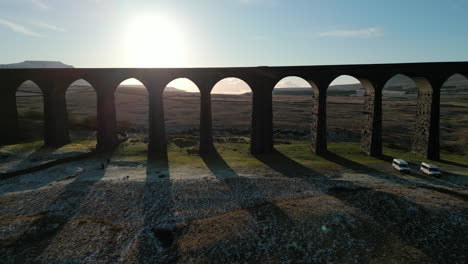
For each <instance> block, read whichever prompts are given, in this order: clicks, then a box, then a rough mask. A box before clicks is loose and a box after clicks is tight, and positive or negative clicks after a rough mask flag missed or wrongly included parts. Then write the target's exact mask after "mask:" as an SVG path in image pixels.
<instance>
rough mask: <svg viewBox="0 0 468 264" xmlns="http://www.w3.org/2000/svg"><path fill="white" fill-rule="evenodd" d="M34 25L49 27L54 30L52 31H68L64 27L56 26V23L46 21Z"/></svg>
mask: <svg viewBox="0 0 468 264" xmlns="http://www.w3.org/2000/svg"><path fill="white" fill-rule="evenodd" d="M34 25H35V26H38V27H41V28H45V29H48V30H52V31H58V32H65V31H66V30H65V29H64V28H61V27H59V26H55V25H52V24H48V23H45V22H35V23H34Z"/></svg>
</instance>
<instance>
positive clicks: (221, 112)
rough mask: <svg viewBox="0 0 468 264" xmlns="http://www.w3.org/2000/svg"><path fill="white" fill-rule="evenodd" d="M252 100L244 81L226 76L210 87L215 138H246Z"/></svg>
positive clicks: (249, 87)
mask: <svg viewBox="0 0 468 264" xmlns="http://www.w3.org/2000/svg"><path fill="white" fill-rule="evenodd" d="M252 100H253V93H252V88H251V86H250V85H249V84H248V83H247V82H246V81H244V80H242V79H240V78H237V77H226V78H223V79H221V80H219V81H218V82H216V84H215V85H214V86H213V88H212V89H211V105H212V113H213V118H212V120H213V126H212V127H213V136H214V138H215V139H216V138H218V139H220V138H222V137H227V136H237V137H245V138H246V139H247V138H248V136H249V135H250V133H251V125H252V123H251V122H252V117H251V116H252V107H253V105H252ZM228 122H229V123H228Z"/></svg>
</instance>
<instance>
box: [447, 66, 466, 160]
mask: <svg viewBox="0 0 468 264" xmlns="http://www.w3.org/2000/svg"><path fill="white" fill-rule="evenodd" d="M466 102H468V78H467V77H466V76H463V75H461V74H454V75H452V76H451V77H450V78H448V79H447V80H446V81H445V82H444V84H443V85H442V87H441V90H440V148H441V156H442V159H444V158H443V155H444V154H448V153H450V154H461V155H467V154H468V147H467V146H468V136H467V135H468V103H466Z"/></svg>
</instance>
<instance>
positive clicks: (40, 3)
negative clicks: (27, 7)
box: [31, 0, 50, 10]
mask: <svg viewBox="0 0 468 264" xmlns="http://www.w3.org/2000/svg"><path fill="white" fill-rule="evenodd" d="M31 2H32V3H33V4H34V5H35V6H36V7H37V8H40V9H43V10H47V9H50V6H49V5H47V4H46V3H44V1H43V0H31Z"/></svg>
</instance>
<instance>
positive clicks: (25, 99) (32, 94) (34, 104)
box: [15, 80, 45, 141]
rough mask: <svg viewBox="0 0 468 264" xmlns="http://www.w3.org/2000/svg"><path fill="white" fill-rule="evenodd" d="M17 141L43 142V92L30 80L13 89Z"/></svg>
mask: <svg viewBox="0 0 468 264" xmlns="http://www.w3.org/2000/svg"><path fill="white" fill-rule="evenodd" d="M15 91H16V95H15V96H16V109H17V113H18V128H19V135H18V138H19V140H21V141H23V140H26V141H31V140H33V141H35V140H44V130H45V125H44V92H43V90H42V88H41V87H40V86H39V85H38V84H37V83H36V82H34V81H32V80H25V81H24V82H22V83H21V84H20V85H18V86H17V87H16V89H15Z"/></svg>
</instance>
